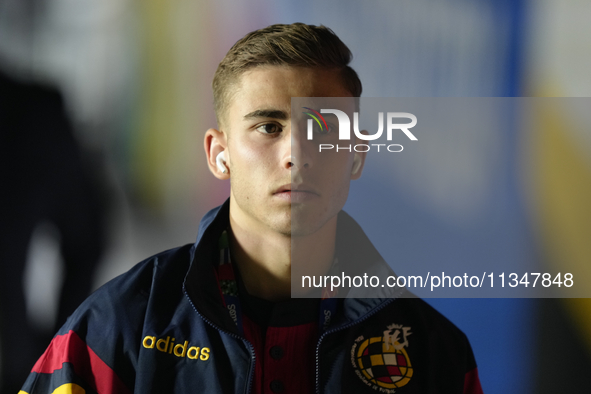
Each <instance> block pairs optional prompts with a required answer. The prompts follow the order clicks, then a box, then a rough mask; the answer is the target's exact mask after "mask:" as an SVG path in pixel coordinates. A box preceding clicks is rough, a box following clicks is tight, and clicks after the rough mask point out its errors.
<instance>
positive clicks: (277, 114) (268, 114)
mask: <svg viewBox="0 0 591 394" xmlns="http://www.w3.org/2000/svg"><path fill="white" fill-rule="evenodd" d="M288 117H289V116H288V115H287V112H285V111H281V110H279V109H257V110H256V111H253V112H251V113H249V114H246V115H244V120H249V119H255V118H273V119H279V120H287V119H288Z"/></svg>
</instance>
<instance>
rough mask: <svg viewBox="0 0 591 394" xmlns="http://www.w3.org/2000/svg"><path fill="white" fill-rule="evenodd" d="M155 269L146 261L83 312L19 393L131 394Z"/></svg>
mask: <svg viewBox="0 0 591 394" xmlns="http://www.w3.org/2000/svg"><path fill="white" fill-rule="evenodd" d="M152 270H153V264H151V263H150V261H145V262H142V263H140V264H138V265H137V266H135V267H134V268H132V269H131V270H130V271H128V272H127V273H125V274H123V275H121V276H119V277H117V278H115V279H113V280H112V281H110V282H108V283H107V284H106V285H104V286H103V287H101V288H100V289H99V290H97V291H96V292H95V293H93V294H92V295H91V296H90V297H89V298H87V299H86V300H85V301H84V302H83V303H82V304H81V305H80V307H78V309H77V310H76V312H74V314H73V315H72V316H70V318H69V319H68V321H67V322H66V324H65V325H64V326H63V327H62V328H61V329H60V331H59V332H58V333H57V335H56V336H55V337H54V338H53V340H52V341H51V343H50V344H49V346H48V348H47V350H46V351H45V353H43V355H42V356H41V357H40V358H39V360H38V361H37V363H36V364H35V365H34V366H33V369H32V370H31V373H30V374H29V377H28V378H27V380H26V381H25V383H24V385H23V387H22V389H21V391H20V393H19V394H86V393H100V394H128V393H132V392H133V387H134V386H135V376H136V365H137V360H138V352H139V346H140V345H141V340H140V338H141V334H142V329H143V324H144V319H145V313H146V306H147V301H148V295H147V292H146V289H145V288H146V286H147V287H148V289H149V285H150V282H151V280H150V278H151V276H152V274H151V272H152Z"/></svg>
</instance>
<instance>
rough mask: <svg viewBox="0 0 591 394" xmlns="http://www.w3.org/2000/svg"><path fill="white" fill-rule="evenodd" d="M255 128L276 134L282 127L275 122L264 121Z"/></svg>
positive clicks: (261, 131) (265, 132) (264, 132)
mask: <svg viewBox="0 0 591 394" xmlns="http://www.w3.org/2000/svg"><path fill="white" fill-rule="evenodd" d="M255 130H256V131H258V132H259V133H263V134H277V133H281V132H282V131H283V128H282V127H281V125H278V124H277V123H265V124H262V125H260V126H258V127H257V128H256V129H255Z"/></svg>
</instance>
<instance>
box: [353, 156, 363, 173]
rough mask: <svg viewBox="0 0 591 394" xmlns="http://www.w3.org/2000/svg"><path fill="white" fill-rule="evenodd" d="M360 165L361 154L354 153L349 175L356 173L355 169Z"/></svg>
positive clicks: (357, 169)
mask: <svg viewBox="0 0 591 394" xmlns="http://www.w3.org/2000/svg"><path fill="white" fill-rule="evenodd" d="M360 167H361V156H359V155H357V154H356V155H355V157H353V168H351V175H355V174H357V171H359V168H360Z"/></svg>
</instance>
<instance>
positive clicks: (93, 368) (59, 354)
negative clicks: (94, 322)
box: [19, 330, 131, 394]
mask: <svg viewBox="0 0 591 394" xmlns="http://www.w3.org/2000/svg"><path fill="white" fill-rule="evenodd" d="M21 393H26V394H32V393H48V394H49V393H55V394H84V393H121V394H124V393H131V391H130V390H129V389H128V388H127V386H126V385H125V384H124V383H123V381H122V380H121V379H120V378H119V377H118V376H117V374H116V373H115V371H114V370H113V369H112V368H111V367H110V366H109V365H108V364H107V363H106V362H105V361H104V360H102V359H101V358H100V357H99V356H98V355H97V354H96V352H95V351H94V350H93V349H91V348H90V346H88V344H86V343H85V342H84V340H82V338H80V336H79V335H78V334H77V333H76V332H75V331H73V330H69V331H68V332H67V333H65V334H62V335H57V336H55V337H54V338H53V340H52V341H51V343H50V345H49V347H48V348H47V350H46V351H45V353H43V355H42V356H41V358H40V359H39V361H37V363H36V364H35V366H34V367H33V369H32V370H31V374H30V375H29V378H28V379H27V380H26V382H25V384H24V386H23V388H22V390H21V391H20V392H19V394H21Z"/></svg>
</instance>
